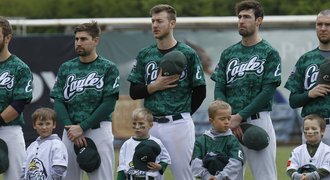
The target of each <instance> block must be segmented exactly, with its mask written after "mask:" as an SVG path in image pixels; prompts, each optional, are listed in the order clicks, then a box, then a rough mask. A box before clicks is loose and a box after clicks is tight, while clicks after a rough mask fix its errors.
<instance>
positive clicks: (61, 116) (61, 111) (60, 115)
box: [54, 99, 72, 126]
mask: <svg viewBox="0 0 330 180" xmlns="http://www.w3.org/2000/svg"><path fill="white" fill-rule="evenodd" d="M54 110H55V112H56V117H57V120H58V121H59V122H61V123H63V125H64V126H66V125H72V122H71V120H70V116H69V113H68V111H67V109H66V106H65V104H64V102H62V101H61V100H58V99H55V101H54Z"/></svg>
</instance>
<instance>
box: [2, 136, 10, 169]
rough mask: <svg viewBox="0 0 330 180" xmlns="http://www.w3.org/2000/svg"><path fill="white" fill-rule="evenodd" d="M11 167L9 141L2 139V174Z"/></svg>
mask: <svg viewBox="0 0 330 180" xmlns="http://www.w3.org/2000/svg"><path fill="white" fill-rule="evenodd" d="M8 167H9V159H8V147H7V143H6V142H5V141H4V140H2V139H0V174H2V173H4V172H5V171H6V170H7V169H8Z"/></svg>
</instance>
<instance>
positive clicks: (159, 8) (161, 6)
mask: <svg viewBox="0 0 330 180" xmlns="http://www.w3.org/2000/svg"><path fill="white" fill-rule="evenodd" d="M163 11H165V12H167V14H168V16H167V18H168V19H169V20H176V10H175V9H174V7H172V6H170V5H168V4H158V5H156V6H154V7H152V8H151V9H150V15H153V14H157V13H160V12H163Z"/></svg>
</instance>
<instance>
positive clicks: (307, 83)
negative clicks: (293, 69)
mask: <svg viewBox="0 0 330 180" xmlns="http://www.w3.org/2000/svg"><path fill="white" fill-rule="evenodd" d="M318 74H319V68H318V66H317V65H316V64H311V65H310V66H308V67H307V69H306V72H305V80H304V89H305V90H309V89H311V88H313V87H314V86H315V83H316V79H317V75H318Z"/></svg>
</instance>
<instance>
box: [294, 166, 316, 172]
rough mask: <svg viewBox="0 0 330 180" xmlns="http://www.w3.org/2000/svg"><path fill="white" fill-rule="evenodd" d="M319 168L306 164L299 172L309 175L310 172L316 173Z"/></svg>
mask: <svg viewBox="0 0 330 180" xmlns="http://www.w3.org/2000/svg"><path fill="white" fill-rule="evenodd" d="M316 170H317V168H316V167H315V166H314V165H313V164H305V165H303V166H301V167H300V168H298V170H297V172H298V173H300V174H302V173H309V172H314V171H316Z"/></svg>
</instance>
